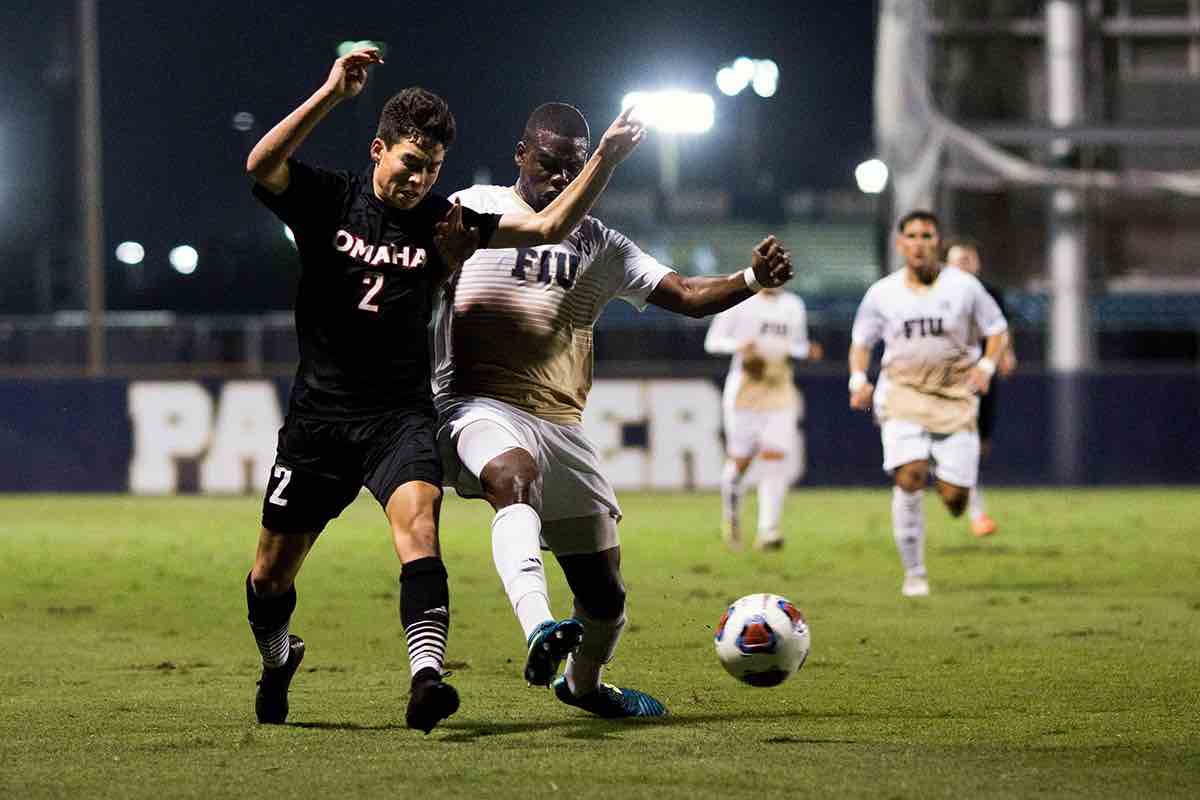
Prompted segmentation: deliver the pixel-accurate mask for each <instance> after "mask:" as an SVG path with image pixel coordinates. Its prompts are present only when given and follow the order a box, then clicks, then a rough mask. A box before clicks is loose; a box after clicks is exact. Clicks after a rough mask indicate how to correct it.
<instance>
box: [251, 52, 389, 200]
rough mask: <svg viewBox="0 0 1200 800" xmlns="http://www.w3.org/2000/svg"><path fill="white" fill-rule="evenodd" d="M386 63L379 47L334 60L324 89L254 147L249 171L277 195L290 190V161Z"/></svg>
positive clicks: (289, 115)
mask: <svg viewBox="0 0 1200 800" xmlns="http://www.w3.org/2000/svg"><path fill="white" fill-rule="evenodd" d="M382 63H383V57H382V56H381V55H380V54H379V51H378V50H376V49H375V48H364V49H362V50H355V51H354V52H352V53H347V54H346V55H344V56H342V57H341V58H339V59H338V60H337V61H334V62H333V67H332V68H331V69H330V70H329V77H328V78H326V79H325V83H323V84H321V88H319V89H317V91H315V92H313V94H312V96H310V97H309V98H308V99H307V100H305V101H304V102H303V103H301V104H300V106H299V107H298V108H297V109H296V110H294V111H293V112H292V113H290V114H288V115H287V116H286V117H284V118H283V119H282V120H280V122H279V123H278V124H276V125H275V127H273V128H271V130H269V131H267V133H266V135H264V136H263V137H262V138H261V139H259V140H258V144H256V145H254V149H252V150H251V151H250V155H249V156H247V157H246V172H248V173H249V174H251V175H253V176H254V180H256V181H258V182H259V183H261V184H262V185H263V186H265V187H267V189H268V190H270V191H271V192H272V193H274V194H282V193H283V192H284V191H285V190H287V188H288V183H289V182H290V179H291V175H290V173H289V172H288V165H287V160H288V158H289V157H290V156H291V155H292V153H294V152H296V148H298V147H299V146H300V143H301V142H303V141H304V139H305V138H306V137H307V136H308V134H309V133H311V132H312V129H313V128H315V127H316V125H317V123H318V122H320V121H321V120H322V119H324V118H325V115H326V114H328V113H329V112H330V111H331V110H332V109H333V107H334V106H336V105H337V104H338V103H340V102H342V101H343V100H345V99H347V98H349V97H354V96H356V95H357V94H358V93H359V92H361V91H362V89H363V86H365V85H366V83H367V70H368V69H369V68H370V67H372V66H374V65H375V64H382Z"/></svg>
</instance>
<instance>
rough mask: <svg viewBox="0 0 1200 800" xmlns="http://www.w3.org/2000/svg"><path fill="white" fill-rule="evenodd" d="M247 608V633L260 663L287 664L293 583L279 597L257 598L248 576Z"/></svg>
mask: <svg viewBox="0 0 1200 800" xmlns="http://www.w3.org/2000/svg"><path fill="white" fill-rule="evenodd" d="M246 609H247V611H248V614H247V619H249V621H250V632H251V633H253V634H254V642H255V644H257V645H258V652H259V653H261V654H262V659H263V664H265V665H266V666H268V667H279V666H282V665H283V664H286V663H287V659H288V652H289V644H288V622H289V621H290V620H291V618H292V612H293V611H295V610H296V586H295V584H292V585H291V586H290V587H288V590H287V591H286V592H284V593H283V594H281V595H279V596H278V597H260V596H259V595H257V594H255V592H254V584H253V583H251V581H250V575H249V573H247V575H246Z"/></svg>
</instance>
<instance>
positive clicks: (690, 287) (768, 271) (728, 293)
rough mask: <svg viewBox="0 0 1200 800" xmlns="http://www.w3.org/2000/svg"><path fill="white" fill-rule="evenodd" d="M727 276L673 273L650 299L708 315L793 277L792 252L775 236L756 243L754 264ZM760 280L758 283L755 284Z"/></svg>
mask: <svg viewBox="0 0 1200 800" xmlns="http://www.w3.org/2000/svg"><path fill="white" fill-rule="evenodd" d="M748 270H749V272H750V273H751V274H750V275H747V270H739V271H738V272H735V273H733V274H732V275H725V276H723V277H715V278H707V277H687V278H685V277H682V276H680V275H678V274H676V273H671V274H670V275H667V276H666V277H665V278H663V279H662V280H661V281H659V284H658V286H656V287H655V288H654V291H653V292H651V293H650V296H649V297H648V298H646V299H647V300H648V301H649V302H651V303H653V304H654V305H656V306H658V307H659V308H665V309H666V310H667V311H674V312H675V313H676V314H684V315H686V316H689V317H707V316H709V315H710V314H716V313H718V312H721V311H724V310H725V309H727V308H732V307H733V306H735V305H737V304H738V303H740V302H742V301H743V300H746V299H748V298H750V297H752V296H754V293H755V292H757V291H758V289H760V288H766V289H774V288H778V287H780V286H782V285H783V284H785V283H787V282H788V281H790V280H791V279H792V275H793V274H794V272H793V269H792V258H791V254H790V253H789V252H788V251H787V250H786V249H784V247H783V244H782V243H781V242H780V241H779V240H778V239H776V238H775V237H774V236H768V237H767V238H765V239H763V240H762V241H761V242H759V243H758V245H757V246H755V248H754V250H753V251H752V253H751V256H750V267H749V268H748ZM753 284H757V285H753Z"/></svg>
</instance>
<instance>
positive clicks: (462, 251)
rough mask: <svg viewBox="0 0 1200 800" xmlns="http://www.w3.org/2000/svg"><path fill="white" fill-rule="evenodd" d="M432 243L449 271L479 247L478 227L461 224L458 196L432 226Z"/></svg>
mask: <svg viewBox="0 0 1200 800" xmlns="http://www.w3.org/2000/svg"><path fill="white" fill-rule="evenodd" d="M433 243H434V245H435V246H436V247H437V250H438V255H440V256H441V257H442V261H443V262H444V263H445V264H446V266H447V267H449V268H450V270H451V271H453V270H456V269H458V268H459V267H461V266H462V265H463V262H464V261H466V260H467V259H468V258H470V257H471V256H472V255H474V254H475V251H476V250H477V249H479V228H468V227H467V226H465V225H464V224H463V214H462V204H461V203H459V202H458V198H455V199H454V205H452V206H450V210H449V211H447V212H446V216H444V217H442V221H441V222H438V223H437V224H435V225H434V226H433Z"/></svg>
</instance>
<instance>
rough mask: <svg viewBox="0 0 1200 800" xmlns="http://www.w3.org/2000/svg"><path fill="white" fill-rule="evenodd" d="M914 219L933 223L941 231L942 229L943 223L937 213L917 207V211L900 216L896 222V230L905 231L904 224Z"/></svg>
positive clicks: (898, 231)
mask: <svg viewBox="0 0 1200 800" xmlns="http://www.w3.org/2000/svg"><path fill="white" fill-rule="evenodd" d="M913 220H921V221H922V222H928V223H931V224H932V225H933V227H935V228H937V229H938V230H939V231H940V230H941V229H942V223H941V222H939V221H938V218H937V214H934V213H933V212H932V211H925V210H923V209H917V210H916V211H910V212H908V213H907V214H905V215H904V216H903V217H901V218H900V221H899V222H897V223H896V232H897V233H904V226H905V225H907V224H908V223H910V222H912V221H913Z"/></svg>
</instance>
